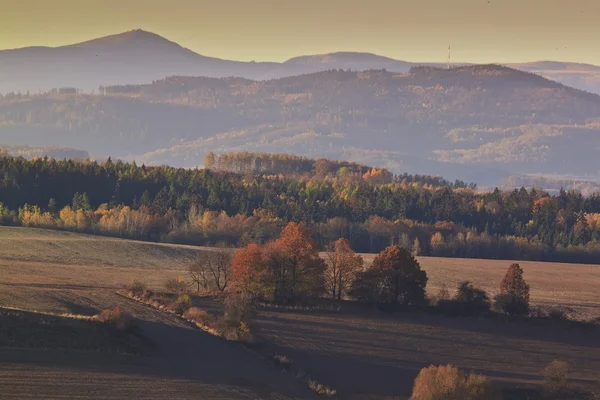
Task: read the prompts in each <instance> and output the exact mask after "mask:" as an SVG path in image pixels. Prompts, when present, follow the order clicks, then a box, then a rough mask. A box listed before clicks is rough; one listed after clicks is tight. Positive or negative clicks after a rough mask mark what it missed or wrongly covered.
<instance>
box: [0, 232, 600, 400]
mask: <svg viewBox="0 0 600 400" xmlns="http://www.w3.org/2000/svg"><path fill="white" fill-rule="evenodd" d="M197 250H198V248H195V247H191V246H178V245H166V244H154V243H143V242H136V241H129V240H120V239H114V238H102V237H94V236H88V235H78V234H73V233H66V232H57V231H48V230H39V229H26V228H6V227H0V271H2V274H0V306H11V307H18V308H24V309H35V310H40V311H48V312H72V313H81V314H88V315H91V314H94V313H96V312H97V311H98V310H100V309H103V308H107V307H111V306H114V305H115V304H117V303H119V304H121V305H122V307H123V309H124V310H125V311H128V312H131V313H132V314H134V315H135V316H136V317H137V318H139V319H140V320H141V322H140V326H141V328H142V331H143V332H144V334H145V335H147V336H148V338H149V339H151V340H153V341H154V342H156V343H158V344H159V345H160V349H161V350H160V353H161V354H160V356H157V357H132V356H119V355H116V354H87V353H86V354H83V353H77V354H67V353H61V354H60V355H57V354H55V353H49V352H37V351H36V352H32V351H16V350H0V386H2V387H8V388H10V390H9V391H8V392H4V393H2V394H0V397H2V396H5V397H6V398H15V399H17V398H18V399H22V398H40V393H49V395H48V396H45V398H53V397H52V396H55V398H61V396H65V393H68V394H69V395H71V397H73V398H77V397H78V396H79V397H85V395H86V394H88V393H94V396H95V398H136V396H139V398H156V399H159V398H181V399H185V398H198V397H199V393H200V394H201V395H200V398H211V399H212V398H214V399H221V398H223V399H224V398H277V399H280V398H281V399H284V398H310V397H311V396H312V393H311V392H309V391H307V390H306V388H304V387H303V386H302V385H300V384H299V383H298V382H296V381H294V380H293V379H291V378H290V377H289V376H287V375H286V374H283V373H281V372H279V371H277V370H276V369H275V368H273V367H272V366H271V365H269V364H268V363H267V362H266V361H264V360H261V359H260V358H258V357H256V356H255V355H254V354H252V353H250V352H247V351H245V350H244V349H243V348H242V347H240V346H237V345H236V344H232V343H226V342H223V341H221V340H219V339H217V338H214V337H211V336H209V335H207V334H204V333H202V332H199V331H197V330H194V329H190V327H189V326H187V325H186V324H184V323H182V322H181V320H178V319H176V318H175V317H173V316H172V315H168V314H164V313H161V312H159V311H156V310H153V309H151V308H149V307H145V306H143V305H140V304H137V303H134V302H130V301H128V300H125V299H123V298H120V297H119V296H117V295H116V294H115V291H116V290H117V289H119V288H120V287H121V285H122V284H124V283H129V282H131V281H132V280H134V279H137V280H143V281H145V282H146V283H147V284H148V286H149V287H151V288H155V289H160V288H161V287H162V285H163V284H164V282H165V280H166V279H169V278H175V277H177V276H180V275H184V276H185V275H186V270H187V268H188V266H189V265H191V263H193V260H194V257H195V254H196V252H197ZM205 250H206V251H210V249H205ZM365 258H366V261H367V263H370V262H371V261H372V258H373V256H372V255H365ZM420 262H421V264H422V265H423V267H424V268H425V269H426V270H427V272H428V274H429V277H430V282H429V285H428V286H429V292H430V293H429V294H430V295H435V294H436V293H437V291H438V289H439V287H440V286H441V284H442V283H445V284H446V285H448V288H449V289H452V288H453V287H454V286H455V283H456V282H458V281H461V280H465V279H469V280H472V281H473V282H474V283H475V284H476V285H478V286H481V287H483V288H485V289H486V290H488V291H489V292H490V293H492V294H493V293H495V291H496V290H497V287H498V285H499V283H500V281H501V279H502V276H503V274H504V273H505V271H506V268H507V267H508V265H509V264H510V262H509V261H489V260H474V259H468V260H467V259H442V258H420ZM520 264H521V265H522V266H523V267H524V269H525V278H526V279H527V280H528V282H529V283H530V284H531V286H532V293H531V296H532V302H533V303H534V304H545V305H560V306H566V307H571V308H573V309H574V310H576V311H578V312H582V313H585V314H586V316H589V317H591V316H598V314H599V313H598V305H599V304H600V293H599V292H598V291H597V290H596V288H597V287H598V284H599V283H600V267H596V266H588V265H575V264H551V263H530V262H521V263H520ZM256 328H257V330H258V333H259V335H260V336H261V337H262V338H264V339H266V340H267V342H268V343H269V346H273V348H274V349H275V350H276V351H277V352H280V353H281V354H283V355H285V356H287V357H289V358H290V359H291V360H292V361H293V362H294V363H295V364H296V365H297V366H298V367H299V368H301V369H303V370H305V371H307V372H308V373H309V374H310V375H311V377H313V378H315V379H317V380H318V381H320V382H323V383H325V384H327V385H330V386H331V387H333V388H334V389H336V390H337V391H338V392H339V394H340V396H339V397H340V398H343V399H405V398H407V397H408V395H409V394H410V389H411V385H412V381H413V379H414V377H415V376H416V374H417V373H418V371H419V369H420V368H421V367H424V366H427V365H429V364H432V363H434V364H438V363H453V364H455V365H457V366H459V367H462V368H465V369H467V370H470V369H474V370H476V371H478V372H482V373H485V374H489V375H490V376H491V377H492V378H494V379H495V380H497V381H498V382H499V383H501V384H506V385H509V386H511V387H517V386H518V387H527V386H530V385H533V384H536V383H539V382H540V379H541V375H540V371H541V369H542V368H543V367H544V366H545V365H546V364H547V363H549V362H550V361H552V360H554V359H559V360H564V361H567V362H569V363H570V364H571V365H572V366H573V367H574V374H573V378H574V380H575V381H577V382H578V383H582V384H584V385H592V382H593V381H595V380H597V379H599V378H600V376H599V374H598V371H600V343H599V341H598V339H597V336H598V335H597V331H593V330H592V331H585V330H580V329H570V330H569V329H566V328H560V327H555V328H551V329H549V328H548V327H543V326H533V325H530V324H518V323H508V322H502V321H490V320H479V319H474V318H457V319H452V318H446V317H441V316H430V315H417V314H414V315H413V314H400V315H394V316H391V315H386V314H383V313H380V312H376V311H368V310H356V311H352V310H348V311H345V312H340V313H323V312H320V313H301V312H285V311H273V310H261V311H260V312H259V313H258V315H257V319H256ZM25 381H27V382H30V385H24V384H23V382H25ZM82 382H86V386H85V387H86V389H85V390H83V389H81V388H82V386H81V385H82ZM65 388H66V389H65ZM36 390H37V391H36ZM65 390H66V391H65ZM6 393H8V394H9V395H8V396H7V395H6ZM141 393H143V394H141ZM5 397H2V398H5Z"/></svg>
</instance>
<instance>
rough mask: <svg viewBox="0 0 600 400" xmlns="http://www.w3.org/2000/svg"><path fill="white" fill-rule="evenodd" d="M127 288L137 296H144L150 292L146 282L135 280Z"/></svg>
mask: <svg viewBox="0 0 600 400" xmlns="http://www.w3.org/2000/svg"><path fill="white" fill-rule="evenodd" d="M127 290H128V291H129V293H130V294H131V295H133V296H135V297H144V296H146V294H147V293H148V286H147V285H146V284H145V283H144V282H141V281H133V283H132V284H131V286H129V287H128V288H127Z"/></svg>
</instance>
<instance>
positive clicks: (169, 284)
mask: <svg viewBox="0 0 600 400" xmlns="http://www.w3.org/2000/svg"><path fill="white" fill-rule="evenodd" d="M165 289H167V290H168V291H169V292H172V293H183V292H185V291H186V289H187V287H186V284H185V282H184V281H183V280H182V279H168V280H167V281H166V282H165Z"/></svg>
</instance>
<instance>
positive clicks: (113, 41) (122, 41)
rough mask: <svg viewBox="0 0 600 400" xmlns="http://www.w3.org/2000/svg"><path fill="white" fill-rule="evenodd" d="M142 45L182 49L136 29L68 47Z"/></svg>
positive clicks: (160, 37)
mask: <svg viewBox="0 0 600 400" xmlns="http://www.w3.org/2000/svg"><path fill="white" fill-rule="evenodd" d="M130 44H133V45H141V44H159V45H160V44H162V45H164V44H170V45H173V46H177V47H181V46H180V45H178V44H177V43H175V42H171V41H170V40H168V39H165V38H164V37H162V36H160V35H157V34H156V33H153V32H149V31H145V30H143V29H134V30H131V31H127V32H122V33H117V34H115V35H110V36H104V37H101V38H98V39H92V40H88V41H85V42H81V43H77V44H74V45H71V46H66V47H93V46H110V45H117V46H118V45H130Z"/></svg>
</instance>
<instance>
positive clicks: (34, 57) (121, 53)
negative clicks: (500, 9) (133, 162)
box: [0, 29, 600, 93]
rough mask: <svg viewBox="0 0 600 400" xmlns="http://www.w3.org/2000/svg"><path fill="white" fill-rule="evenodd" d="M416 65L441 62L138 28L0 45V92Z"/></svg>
mask: <svg viewBox="0 0 600 400" xmlns="http://www.w3.org/2000/svg"><path fill="white" fill-rule="evenodd" d="M419 65H429V66H442V64H439V63H438V64H436V63H428V62H407V61H401V60H394V59H391V58H388V57H383V56H379V55H375V54H370V53H357V52H339V53H329V54H318V55H304V56H299V57H295V58H292V59H290V60H288V61H286V62H283V63H277V62H262V63H256V62H239V61H231V60H222V59H218V58H213V57H207V56H202V55H199V54H197V53H195V52H193V51H191V50H189V49H186V48H183V47H182V46H180V45H179V44H177V43H174V42H172V41H169V40H168V39H165V38H163V37H161V36H159V35H157V34H155V33H152V32H146V31H143V30H139V29H137V30H133V31H129V32H124V33H120V34H115V35H111V36H107V37H103V38H98V39H93V40H89V41H86V42H83V43H76V44H73V45H67V46H60V47H56V48H49V47H28V48H22V49H13V50H4V51H0V93H8V92H21V93H25V92H28V91H29V92H35V93H37V92H39V91H42V92H45V91H48V90H51V89H53V88H60V87H71V88H77V89H80V90H83V91H85V92H88V93H89V92H91V91H92V90H98V87H99V86H102V85H119V84H131V83H138V84H139V83H145V82H151V81H153V80H157V79H163V78H164V77H166V76H172V75H188V76H206V77H226V76H238V77H244V78H248V79H258V80H265V79H277V78H283V77H288V76H294V75H302V74H309V73H314V72H320V71H325V70H332V69H343V70H348V69H350V70H353V71H365V70H370V69H386V70H388V71H390V72H401V73H404V72H407V71H408V70H409V69H410V68H411V67H412V66H419ZM507 66H509V67H511V68H515V69H520V70H523V71H528V72H533V73H536V74H540V75H542V76H545V77H547V78H549V79H552V80H555V81H557V82H560V83H563V84H566V85H569V86H573V87H576V88H578V89H582V90H586V91H589V92H594V93H600V67H597V66H593V65H584V64H575V63H564V62H554V61H549V62H533V63H521V64H507Z"/></svg>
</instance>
